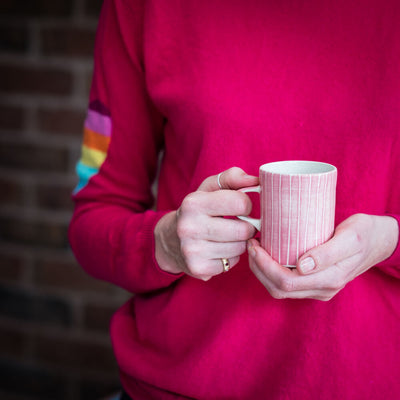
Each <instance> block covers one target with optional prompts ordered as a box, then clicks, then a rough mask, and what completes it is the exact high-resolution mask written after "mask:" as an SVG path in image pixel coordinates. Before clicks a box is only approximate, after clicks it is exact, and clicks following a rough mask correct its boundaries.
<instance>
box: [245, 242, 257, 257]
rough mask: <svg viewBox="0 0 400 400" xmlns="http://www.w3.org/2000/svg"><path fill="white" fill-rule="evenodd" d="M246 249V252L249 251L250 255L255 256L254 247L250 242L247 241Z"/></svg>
mask: <svg viewBox="0 0 400 400" xmlns="http://www.w3.org/2000/svg"><path fill="white" fill-rule="evenodd" d="M247 251H248V253H249V254H250V255H251V256H252V257H255V256H256V249H255V248H254V246H253V245H252V244H251V242H247Z"/></svg>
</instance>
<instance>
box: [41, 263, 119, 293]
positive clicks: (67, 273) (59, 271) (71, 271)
mask: <svg viewBox="0 0 400 400" xmlns="http://www.w3.org/2000/svg"><path fill="white" fill-rule="evenodd" d="M34 282H35V283H36V284H37V285H39V286H43V287H52V288H60V289H66V290H71V291H76V292H85V291H88V292H89V291H91V292H96V293H100V292H101V293H111V292H112V291H113V290H114V287H113V285H111V284H110V283H106V282H103V281H99V280H97V279H94V278H92V277H91V276H89V275H88V274H87V273H86V272H85V271H84V270H83V269H82V268H81V267H80V266H79V265H78V264H77V263H76V262H75V261H73V260H69V261H60V260H56V259H48V258H47V259H37V260H36V261H35V263H34Z"/></svg>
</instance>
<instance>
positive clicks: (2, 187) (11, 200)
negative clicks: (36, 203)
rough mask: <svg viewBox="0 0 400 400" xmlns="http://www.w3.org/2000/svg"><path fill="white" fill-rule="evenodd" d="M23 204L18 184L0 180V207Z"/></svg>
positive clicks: (21, 188) (22, 194)
mask: <svg viewBox="0 0 400 400" xmlns="http://www.w3.org/2000/svg"><path fill="white" fill-rule="evenodd" d="M23 203H24V190H23V187H22V186H21V185H20V184H19V183H18V182H14V181H12V180H9V179H4V178H0V205H2V206H4V205H22V204H23Z"/></svg>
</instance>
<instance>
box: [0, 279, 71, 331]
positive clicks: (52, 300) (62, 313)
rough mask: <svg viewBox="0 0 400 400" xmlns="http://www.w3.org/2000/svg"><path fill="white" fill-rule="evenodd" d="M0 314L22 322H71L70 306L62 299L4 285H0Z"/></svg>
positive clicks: (49, 323)
mask: <svg viewBox="0 0 400 400" xmlns="http://www.w3.org/2000/svg"><path fill="white" fill-rule="evenodd" d="M0 315H1V316H6V317H8V318H12V319H14V320H22V321H24V322H37V323H42V324H47V325H54V326H62V327H68V326H70V325H71V322H72V311H71V308H70V306H69V304H67V302H66V301H64V300H63V299H61V298H59V297H55V296H43V295H37V294H33V293H28V292H26V291H24V290H23V289H19V288H14V287H7V286H4V285H0Z"/></svg>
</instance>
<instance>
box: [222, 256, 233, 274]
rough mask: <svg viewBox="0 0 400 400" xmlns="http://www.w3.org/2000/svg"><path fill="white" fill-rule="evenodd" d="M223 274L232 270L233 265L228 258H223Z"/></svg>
mask: <svg viewBox="0 0 400 400" xmlns="http://www.w3.org/2000/svg"><path fill="white" fill-rule="evenodd" d="M221 262H222V268H223V272H228V271H229V270H230V269H231V264H229V260H228V259H227V258H221Z"/></svg>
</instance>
